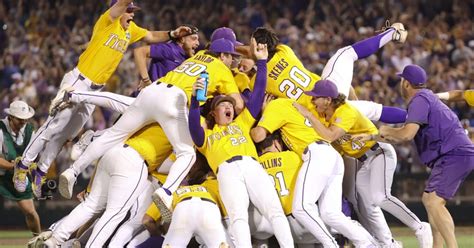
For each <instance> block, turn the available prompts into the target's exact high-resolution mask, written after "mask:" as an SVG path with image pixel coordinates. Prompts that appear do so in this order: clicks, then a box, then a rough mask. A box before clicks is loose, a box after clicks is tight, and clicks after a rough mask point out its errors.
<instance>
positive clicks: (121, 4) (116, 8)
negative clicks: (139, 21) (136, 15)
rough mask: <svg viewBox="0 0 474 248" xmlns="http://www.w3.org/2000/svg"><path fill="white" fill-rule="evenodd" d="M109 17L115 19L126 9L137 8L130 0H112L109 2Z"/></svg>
mask: <svg viewBox="0 0 474 248" xmlns="http://www.w3.org/2000/svg"><path fill="white" fill-rule="evenodd" d="M110 5H111V7H110V18H111V19H112V20H115V19H117V18H119V17H120V16H121V15H123V14H124V13H125V11H127V9H129V8H131V9H132V11H133V8H138V7H136V6H135V5H133V3H132V0H112V1H111V3H110Z"/></svg>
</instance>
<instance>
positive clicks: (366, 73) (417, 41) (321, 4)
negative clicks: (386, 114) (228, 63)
mask: <svg viewBox="0 0 474 248" xmlns="http://www.w3.org/2000/svg"><path fill="white" fill-rule="evenodd" d="M135 3H136V4H137V5H138V6H140V7H141V8H142V10H141V11H140V12H137V13H136V14H135V22H136V23H137V24H138V25H139V26H142V27H145V28H147V29H149V30H170V29H173V28H175V27H177V26H179V25H180V24H184V23H190V24H193V25H195V26H197V27H199V29H200V30H201V31H202V32H201V33H200V36H201V37H200V39H201V44H206V43H207V40H208V38H209V36H210V34H211V33H212V31H213V30H214V29H215V28H218V27H221V26H227V27H231V28H233V29H234V30H235V31H236V33H237V37H238V39H239V40H241V41H243V42H247V43H248V40H249V36H250V34H251V32H252V30H253V29H255V28H256V27H259V26H269V27H272V28H273V29H274V30H275V31H276V33H277V34H278V35H279V38H280V41H281V42H282V43H285V44H288V45H289V46H290V47H292V48H293V49H294V51H295V52H296V53H297V55H298V56H299V57H300V58H301V60H302V61H303V63H304V64H305V66H306V67H307V68H308V69H310V70H311V71H314V72H315V73H317V74H320V73H321V71H322V68H323V66H324V65H325V63H326V61H327V60H328V58H329V57H330V56H331V55H332V53H334V52H335V51H336V50H337V49H338V48H340V47H343V46H346V45H350V44H352V43H354V42H355V41H358V40H360V39H363V38H366V37H369V36H371V35H373V34H374V33H376V32H377V31H380V30H381V29H382V28H383V27H384V26H385V22H386V20H390V21H391V22H402V23H404V24H405V27H406V28H407V29H408V30H409V36H408V40H407V42H406V43H405V44H389V45H387V46H385V47H384V48H383V49H382V51H380V52H379V53H378V54H377V55H376V56H375V55H374V56H371V57H369V58H367V59H364V60H361V61H359V62H357V63H356V65H355V68H354V80H353V85H354V88H355V89H356V92H357V94H358V96H359V97H360V98H361V99H367V100H369V99H370V100H374V101H376V102H380V103H383V104H385V105H391V106H400V107H405V106H406V103H405V102H404V101H403V99H402V98H401V97H400V94H399V93H398V88H397V82H398V81H399V79H398V78H397V77H396V76H395V73H396V72H399V71H401V70H402V68H403V67H404V66H405V65H407V64H411V63H415V64H418V65H420V66H422V67H424V68H425V69H426V70H427V72H428V75H429V87H430V88H431V89H433V91H435V92H439V91H446V90H453V89H472V88H474V64H473V59H474V52H473V49H474V28H473V27H474V22H473V20H472V18H471V17H472V15H473V14H474V2H473V1H462V0H454V1H446V0H397V1H395V0H385V1H370V0H351V1H342V0H320V1H315V0H300V1H281V0H262V1H256V0H252V1H251V0H247V1H245V0H242V1H228V0H203V1H192V0H173V1H166V0H140V1H136V2H135ZM108 6H109V1H105V0H104V1H103V2H102V0H101V1H98V0H37V1H25V0H16V1H10V0H0V51H1V58H0V89H1V91H0V109H3V108H5V107H7V106H8V104H9V103H10V102H11V101H13V100H15V99H23V100H26V101H27V102H28V103H29V104H30V105H32V106H33V107H34V108H35V109H36V113H37V114H36V116H35V122H37V124H40V123H42V122H43V121H44V120H45V119H46V118H47V110H48V106H49V103H50V99H52V97H54V95H55V94H56V92H57V89H58V86H59V84H60V82H61V79H62V76H63V75H64V74H65V73H66V72H67V71H69V70H71V69H72V68H73V66H74V65H76V64H77V59H78V57H79V55H80V54H81V52H82V51H83V50H84V49H85V47H86V46H87V42H88V41H89V39H90V36H91V32H92V28H93V25H94V23H95V21H96V20H97V19H98V17H99V15H101V14H102V13H103V12H104V11H105V10H106V9H107V8H108ZM138 45H139V44H138ZM132 48H133V47H131V48H129V49H128V51H127V52H126V54H125V56H124V59H123V60H122V62H121V63H120V66H119V68H118V70H117V71H116V73H115V75H114V76H113V77H112V78H111V80H110V82H109V83H108V84H107V89H106V90H107V91H112V92H117V93H119V94H126V95H128V94H129V93H130V92H131V91H133V89H134V88H135V86H136V85H137V79H138V74H137V72H136V68H135V65H134V62H133V55H132V52H131V51H132ZM451 107H452V108H453V110H454V111H455V112H456V113H457V114H458V115H459V118H460V119H466V121H464V124H465V126H466V128H467V129H469V128H470V126H474V116H473V115H474V112H473V111H472V110H470V109H469V107H468V106H466V104H464V103H456V104H451ZM114 119H115V118H114V115H113V114H111V113H110V112H108V111H107V110H101V109H97V110H96V112H95V113H94V118H93V121H90V123H88V125H87V127H88V128H93V129H103V128H105V127H107V126H108V125H111V123H112V122H113V121H114ZM397 151H398V154H399V160H400V166H399V169H400V170H401V171H403V172H417V171H423V170H425V168H424V167H423V166H419V162H417V158H416V156H414V155H415V154H414V153H415V152H413V151H414V149H413V147H411V146H410V145H404V146H398V147H397ZM60 158H61V156H60Z"/></svg>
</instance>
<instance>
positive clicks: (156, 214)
mask: <svg viewBox="0 0 474 248" xmlns="http://www.w3.org/2000/svg"><path fill="white" fill-rule="evenodd" d="M146 215H148V216H150V217H151V218H152V219H153V220H154V221H158V219H159V218H160V217H161V213H160V210H159V209H158V207H157V206H156V205H155V203H151V204H150V206H149V207H148V209H147V210H146Z"/></svg>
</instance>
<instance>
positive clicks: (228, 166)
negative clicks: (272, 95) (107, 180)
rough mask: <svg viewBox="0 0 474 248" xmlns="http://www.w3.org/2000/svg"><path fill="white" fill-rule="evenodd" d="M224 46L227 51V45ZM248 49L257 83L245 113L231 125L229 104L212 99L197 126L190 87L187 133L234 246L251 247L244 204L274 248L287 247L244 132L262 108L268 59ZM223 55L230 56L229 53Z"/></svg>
mask: <svg viewBox="0 0 474 248" xmlns="http://www.w3.org/2000/svg"><path fill="white" fill-rule="evenodd" d="M230 44H231V45H232V48H233V44H232V43H230ZM211 48H212V45H211ZM251 49H252V52H253V54H254V56H255V58H256V59H258V61H257V67H258V72H257V74H258V81H257V83H256V84H255V89H254V93H253V94H252V98H251V99H250V100H249V102H248V103H247V107H246V108H245V109H244V110H243V111H242V112H241V113H240V114H239V115H238V116H237V117H236V118H235V120H234V118H233V117H234V113H235V112H234V108H235V101H234V99H233V98H231V97H229V96H217V97H215V98H214V99H213V101H212V104H211V111H210V113H209V115H208V116H209V118H208V122H207V123H206V124H202V125H201V123H200V111H199V102H198V101H197V100H196V97H195V95H196V93H195V90H196V89H203V88H204V87H203V86H204V85H203V83H202V81H201V80H198V81H197V82H196V83H195V84H194V87H193V97H192V98H191V109H190V112H189V129H190V132H191V135H192V139H193V141H194V144H195V145H196V146H197V147H198V149H199V151H200V152H201V153H202V154H203V155H204V156H205V157H206V158H207V160H208V162H209V166H210V167H211V169H212V171H213V172H214V173H215V174H216V175H217V180H218V182H219V192H220V196H221V198H222V201H223V203H224V206H225V208H226V209H227V212H228V214H229V218H230V230H231V233H232V236H233V237H234V238H235V245H236V246H237V247H251V246H252V245H251V238H250V230H249V224H248V212H247V209H248V206H249V200H250V201H252V203H253V204H254V205H255V206H256V207H257V209H258V210H259V211H261V212H262V214H263V215H265V217H266V218H267V219H268V220H269V221H270V222H271V223H272V226H273V229H274V231H275V236H276V237H277V239H278V242H279V244H280V247H293V239H292V237H291V232H290V227H289V225H288V221H287V220H286V218H285V216H284V214H283V210H282V208H281V205H280V204H279V201H278V197H277V195H276V193H275V191H274V189H273V187H272V183H271V181H270V180H269V178H268V176H267V175H266V173H265V171H264V170H263V169H262V167H261V166H260V165H259V164H258V162H257V160H256V157H257V151H256V149H255V145H254V144H253V143H252V141H251V138H250V132H249V131H250V128H251V126H252V125H253V124H254V123H255V118H256V117H257V115H258V114H259V112H260V110H261V106H262V104H263V97H264V93H265V86H266V80H265V78H266V58H267V56H268V52H267V50H266V46H265V45H264V44H258V46H257V44H256V42H255V39H253V38H252V42H251ZM229 52H233V49H232V50H231V51H229Z"/></svg>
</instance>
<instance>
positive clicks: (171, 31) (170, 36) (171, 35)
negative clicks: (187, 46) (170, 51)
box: [168, 30, 176, 40]
mask: <svg viewBox="0 0 474 248" xmlns="http://www.w3.org/2000/svg"><path fill="white" fill-rule="evenodd" d="M173 32H174V30H170V31H168V38H169V39H170V40H172V39H174V38H176V37H173Z"/></svg>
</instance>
